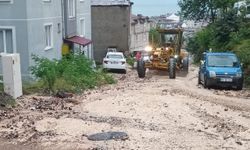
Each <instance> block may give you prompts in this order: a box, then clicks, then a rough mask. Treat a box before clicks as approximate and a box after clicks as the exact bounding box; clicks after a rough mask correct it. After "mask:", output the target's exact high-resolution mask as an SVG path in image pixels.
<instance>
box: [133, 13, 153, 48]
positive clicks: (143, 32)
mask: <svg viewBox="0 0 250 150" xmlns="http://www.w3.org/2000/svg"><path fill="white" fill-rule="evenodd" d="M150 28H151V22H150V21H149V18H148V17H145V16H142V15H137V16H136V15H132V16H131V30H130V37H131V40H130V52H135V51H142V50H144V49H145V47H146V46H148V45H149V31H150Z"/></svg>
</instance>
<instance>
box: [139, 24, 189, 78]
mask: <svg viewBox="0 0 250 150" xmlns="http://www.w3.org/2000/svg"><path fill="white" fill-rule="evenodd" d="M158 32H159V33H160V37H161V38H160V39H161V42H160V43H161V44H160V47H150V46H148V47H147V48H145V51H144V53H143V54H142V56H141V58H140V60H138V61H137V72H138V76H139V78H144V77H145V75H146V69H147V68H148V69H154V70H167V71H168V73H169V78H170V79H175V78H176V70H182V71H185V72H188V66H189V59H188V53H187V52H186V51H185V50H182V43H183V40H182V39H183V29H182V28H177V29H158Z"/></svg>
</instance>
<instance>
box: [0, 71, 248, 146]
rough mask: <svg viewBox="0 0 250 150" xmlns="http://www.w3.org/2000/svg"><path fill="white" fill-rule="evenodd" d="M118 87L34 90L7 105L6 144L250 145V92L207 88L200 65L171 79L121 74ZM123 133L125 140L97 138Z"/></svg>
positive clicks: (0, 126) (2, 128) (0, 130)
mask: <svg viewBox="0 0 250 150" xmlns="http://www.w3.org/2000/svg"><path fill="white" fill-rule="evenodd" d="M115 76H116V78H117V79H118V84H117V85H110V86H105V87H102V88H100V89H96V90H92V91H86V92H85V93H84V94H82V95H78V96H74V97H73V98H70V99H64V100H62V99H58V98H53V97H42V96H28V97H23V98H22V99H20V100H19V107H17V108H16V109H15V110H5V111H3V110H2V111H1V117H0V135H1V137H2V141H4V142H0V143H1V144H0V149H36V150H37V149H48V150H50V149H53V150H54V149H58V150H66V149H67V150H68V149H89V150H91V149H93V150H99V149H100V150H113V149H116V150H118V149H126V150H127V149H129V150H132V149H133V150H136V149H138V150H166V149H197V150H203V149H225V150H229V149H230V150H231V149H233V150H234V149H235V150H241V149H242V150H247V149H250V92H249V91H246V90H245V91H244V90H243V91H223V90H207V89H204V88H203V87H201V86H198V85H197V68H191V69H190V73H189V74H188V75H187V76H185V75H182V74H179V76H178V77H177V78H176V79H175V80H170V79H168V77H167V73H165V72H156V71H150V72H148V73H147V77H146V78H145V79H138V78H137V75H136V72H135V71H129V72H128V73H127V75H122V74H118V75H115ZM109 131H121V132H125V133H127V134H128V138H126V139H123V140H107V141H90V140H88V136H89V135H91V134H94V133H103V132H109Z"/></svg>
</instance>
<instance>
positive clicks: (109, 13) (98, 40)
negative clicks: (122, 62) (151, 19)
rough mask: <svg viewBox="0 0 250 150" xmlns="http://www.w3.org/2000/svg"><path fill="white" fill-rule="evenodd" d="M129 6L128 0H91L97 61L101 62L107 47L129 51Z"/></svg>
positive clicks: (93, 39)
mask: <svg viewBox="0 0 250 150" xmlns="http://www.w3.org/2000/svg"><path fill="white" fill-rule="evenodd" d="M131 6H132V3H130V1H128V0H124V1H118V0H92V6H91V19H92V41H93V50H94V58H95V60H96V61H97V62H102V59H103V57H105V55H106V53H107V49H108V48H116V49H117V50H118V51H121V52H126V51H129V45H130V15H131Z"/></svg>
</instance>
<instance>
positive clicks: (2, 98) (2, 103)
mask: <svg viewBox="0 0 250 150" xmlns="http://www.w3.org/2000/svg"><path fill="white" fill-rule="evenodd" d="M14 105H15V100H14V99H13V98H12V97H11V96H9V95H8V94H5V93H3V92H0V108H1V107H2V108H3V107H12V106H14Z"/></svg>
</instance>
